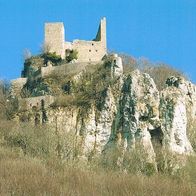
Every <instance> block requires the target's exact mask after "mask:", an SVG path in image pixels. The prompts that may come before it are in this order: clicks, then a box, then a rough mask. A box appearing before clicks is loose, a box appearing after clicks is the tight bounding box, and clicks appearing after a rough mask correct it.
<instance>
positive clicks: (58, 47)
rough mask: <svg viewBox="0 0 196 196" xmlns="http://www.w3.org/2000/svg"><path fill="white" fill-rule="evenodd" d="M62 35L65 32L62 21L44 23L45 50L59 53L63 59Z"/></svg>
mask: <svg viewBox="0 0 196 196" xmlns="http://www.w3.org/2000/svg"><path fill="white" fill-rule="evenodd" d="M64 36H65V32H64V25H63V23H61V22H58V23H46V24H45V41H44V43H45V44H44V47H45V50H47V51H49V52H56V54H58V55H60V56H61V57H62V58H63V59H64V58H65V48H64V39H65V38H64Z"/></svg>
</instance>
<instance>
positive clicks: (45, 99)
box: [18, 95, 54, 111]
mask: <svg viewBox="0 0 196 196" xmlns="http://www.w3.org/2000/svg"><path fill="white" fill-rule="evenodd" d="M53 102H54V97H53V96H51V95H47V96H39V97H30V98H23V99H19V103H18V104H19V111H23V110H31V109H33V108H35V109H37V110H40V109H42V107H44V108H47V107H49V106H50V105H51V104H52V103H53Z"/></svg>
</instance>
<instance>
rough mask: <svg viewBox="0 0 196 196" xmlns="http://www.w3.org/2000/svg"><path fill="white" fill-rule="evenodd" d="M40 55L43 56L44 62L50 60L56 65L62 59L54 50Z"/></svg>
mask: <svg viewBox="0 0 196 196" xmlns="http://www.w3.org/2000/svg"><path fill="white" fill-rule="evenodd" d="M41 57H42V58H44V64H47V62H48V61H51V62H52V63H53V64H54V65H57V64H58V63H60V62H61V61H62V58H61V56H60V55H57V54H56V52H53V53H50V52H48V53H44V54H43V55H42V56H41Z"/></svg>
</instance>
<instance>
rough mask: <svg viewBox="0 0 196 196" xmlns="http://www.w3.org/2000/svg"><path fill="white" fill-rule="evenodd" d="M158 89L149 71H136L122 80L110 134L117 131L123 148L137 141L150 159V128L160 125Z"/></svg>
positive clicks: (151, 147) (151, 149) (152, 158)
mask: <svg viewBox="0 0 196 196" xmlns="http://www.w3.org/2000/svg"><path fill="white" fill-rule="evenodd" d="M158 107H159V92H158V90H157V88H156V85H155V83H154V81H153V80H152V79H151V78H150V76H149V75H148V74H142V73H140V72H139V70H136V71H134V72H132V74H131V75H128V76H127V77H126V78H125V79H124V84H123V87H122V90H121V97H120V101H119V104H118V111H117V115H116V117H115V126H114V130H113V134H114V135H116V134H120V135H121V137H120V138H122V141H121V142H122V144H121V145H123V146H124V148H125V150H129V149H131V148H134V147H135V143H136V142H137V141H138V142H139V143H140V144H141V147H142V148H143V149H144V150H145V151H146V153H147V154H148V158H149V160H151V161H153V160H154V158H155V153H154V150H153V146H152V142H151V135H150V130H151V129H156V128H158V127H159V126H160V123H159V110H158Z"/></svg>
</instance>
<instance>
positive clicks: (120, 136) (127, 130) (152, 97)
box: [15, 55, 196, 162]
mask: <svg viewBox="0 0 196 196" xmlns="http://www.w3.org/2000/svg"><path fill="white" fill-rule="evenodd" d="M99 66H100V68H99V69H97V70H96V71H95V72H89V71H88V70H87V69H86V68H85V69H84V70H82V71H80V72H79V73H77V74H74V75H73V77H72V79H70V78H69V79H70V80H69V81H68V80H66V82H65V83H64V84H63V85H62V84H61V87H59V91H58V92H60V90H62V89H64V90H65V92H64V93H65V94H63V95H62V93H61V95H60V96H62V97H65V98H66V97H67V98H66V99H65V103H66V104H64V105H63V104H62V105H61V104H57V103H56V104H55V100H57V98H56V97H55V96H54V94H51V96H53V99H50V100H52V102H51V103H50V101H47V103H44V98H43V99H41V100H40V99H38V98H36V97H35V98H34V99H33V98H32V100H34V101H32V102H31V101H30V100H29V102H28V103H27V105H28V104H29V105H28V109H29V110H28V111H27V110H26V111H25V110H20V111H18V112H17V114H16V116H15V117H17V118H18V119H20V120H21V119H22V117H23V116H25V115H26V121H34V120H35V121H36V122H39V123H41V122H42V123H48V124H49V125H50V126H51V127H54V128H55V129H56V130H58V131H59V132H61V133H68V132H72V133H73V134H75V137H76V140H80V141H81V149H82V152H81V155H82V156H83V155H84V156H88V155H89V154H91V153H93V154H101V153H103V152H105V151H107V149H108V148H110V146H111V145H113V146H116V147H118V146H121V147H122V154H123V153H124V152H130V153H131V149H134V148H135V146H136V144H137V145H139V146H140V148H141V149H143V151H144V152H145V153H146V155H147V160H148V161H149V162H154V161H155V159H156V149H155V148H156V147H155V146H156V145H155V143H157V144H159V145H160V146H161V148H162V149H167V150H169V151H171V152H173V153H178V154H190V153H193V148H192V146H191V143H190V142H189V138H188V136H187V131H188V130H187V129H188V122H193V121H194V120H195V112H196V87H195V85H193V84H192V83H190V82H188V81H186V80H185V79H183V78H181V77H170V78H168V80H167V81H166V86H165V88H164V89H163V90H162V91H161V92H159V91H158V90H157V87H156V84H155V83H154V81H153V79H152V78H151V77H150V76H149V75H148V74H146V73H142V72H140V71H139V70H135V71H133V72H131V73H128V74H123V65H122V60H121V58H120V57H118V56H117V55H114V56H113V57H112V58H110V59H109V60H108V59H106V60H105V61H104V63H102V64H101V65H99ZM88 72H89V73H90V74H89V73H88ZM76 78H77V79H76ZM31 80H32V78H31ZM36 82H37V84H39V83H44V84H45V85H46V86H47V85H49V83H47V82H46V79H42V80H36ZM51 83H52V82H51ZM58 84H60V83H58V82H56V84H55V85H57V86H58ZM62 87H63V88H62ZM24 88H26V87H25V86H24ZM49 88H50V89H52V88H51V87H50V86H48V87H47V89H49ZM37 89H39V88H38V86H34V87H33V89H32V92H35V91H36V90H37ZM23 90H24V89H23ZM42 90H43V89H42ZM50 92H51V93H52V92H53V91H52V90H51V91H50ZM55 92H56V91H55ZM29 99H30V98H29ZM37 100H39V101H41V104H40V103H36V101H37ZM48 100H49V99H48ZM68 103H69V104H68ZM30 113H31V118H29V115H30Z"/></svg>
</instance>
